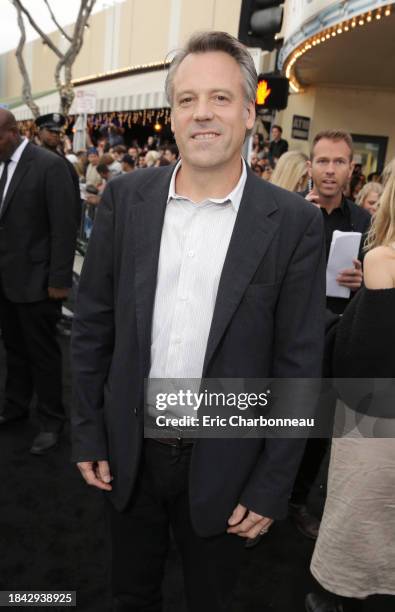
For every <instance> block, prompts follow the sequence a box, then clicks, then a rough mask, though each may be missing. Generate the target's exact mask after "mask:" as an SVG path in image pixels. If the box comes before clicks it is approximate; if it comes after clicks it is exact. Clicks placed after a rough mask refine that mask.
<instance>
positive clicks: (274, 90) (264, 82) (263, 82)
mask: <svg viewBox="0 0 395 612" xmlns="http://www.w3.org/2000/svg"><path fill="white" fill-rule="evenodd" d="M288 92H289V81H288V79H287V78H286V77H282V76H280V75H277V74H260V75H259V77H258V87H257V92H256V108H257V110H263V109H267V110H282V109H284V108H287V104H288Z"/></svg>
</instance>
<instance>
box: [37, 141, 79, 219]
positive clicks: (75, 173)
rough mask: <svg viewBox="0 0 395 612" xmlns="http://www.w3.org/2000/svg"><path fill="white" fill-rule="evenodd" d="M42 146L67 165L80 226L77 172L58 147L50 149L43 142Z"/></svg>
mask: <svg viewBox="0 0 395 612" xmlns="http://www.w3.org/2000/svg"><path fill="white" fill-rule="evenodd" d="M41 146H42V147H43V149H47V151H51V153H55V155H58V156H59V157H61V158H62V159H64V162H65V164H66V166H67V169H68V171H69V172H70V176H71V178H72V180H73V184H74V191H75V203H74V207H75V216H76V219H77V227H78V228H79V227H80V223H81V208H82V202H81V193H80V179H79V176H78V174H77V171H76V169H75V168H74V166H73V164H72V163H71V162H70V161H69V160H68V159H67V157H65V155H64V154H63V152H62V151H60V150H59V149H51V148H50V147H47V146H45V145H44V144H43V145H41Z"/></svg>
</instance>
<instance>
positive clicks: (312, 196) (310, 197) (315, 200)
mask: <svg viewBox="0 0 395 612" xmlns="http://www.w3.org/2000/svg"><path fill="white" fill-rule="evenodd" d="M305 200H307V201H308V202H311V203H312V204H314V206H317V208H320V196H319V195H318V193H316V192H315V191H314V190H313V189H312V190H311V191H309V193H308V194H307V195H306V196H305Z"/></svg>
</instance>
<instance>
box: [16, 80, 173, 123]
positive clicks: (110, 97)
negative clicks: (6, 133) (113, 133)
mask: <svg viewBox="0 0 395 612" xmlns="http://www.w3.org/2000/svg"><path fill="white" fill-rule="evenodd" d="M165 78H166V70H156V71H152V72H144V73H140V74H131V75H128V76H122V77H114V78H110V79H107V80H103V81H97V82H92V83H87V84H84V85H82V84H81V85H77V84H76V85H75V91H76V92H77V91H84V92H89V93H93V94H95V95H96V113H103V112H113V111H133V110H142V109H145V108H147V109H148V108H150V109H151V108H163V107H167V106H168V104H167V101H166V97H165V93H164V84H165ZM36 102H37V104H38V106H39V108H40V113H41V114H42V115H45V114H47V113H55V112H59V94H58V92H57V91H54V92H52V93H50V94H47V95H45V96H42V97H41V98H37V99H36ZM12 112H13V114H14V115H15V117H16V119H17V121H23V120H26V119H32V118H33V116H32V113H31V111H30V109H29V108H28V107H27V106H26V105H25V104H21V105H20V106H18V107H16V108H13V109H12ZM70 114H71V115H74V114H76V109H75V102H74V103H73V106H72V107H71V109H70Z"/></svg>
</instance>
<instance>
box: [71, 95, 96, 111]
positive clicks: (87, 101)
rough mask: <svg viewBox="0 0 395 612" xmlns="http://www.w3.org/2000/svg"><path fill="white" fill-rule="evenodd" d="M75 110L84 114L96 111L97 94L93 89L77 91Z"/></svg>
mask: <svg viewBox="0 0 395 612" xmlns="http://www.w3.org/2000/svg"><path fill="white" fill-rule="evenodd" d="M75 112H76V113H77V115H84V114H88V113H91V114H93V113H95V112H96V94H95V93H94V92H93V91H82V90H80V91H77V92H76V94H75Z"/></svg>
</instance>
